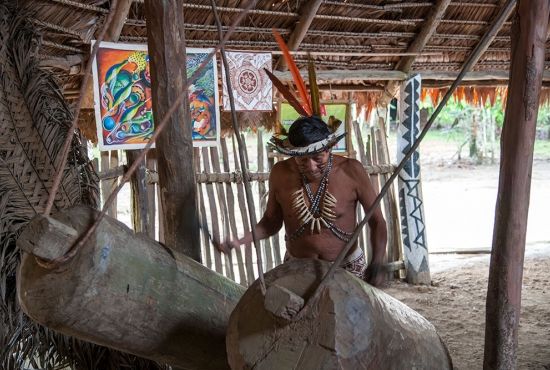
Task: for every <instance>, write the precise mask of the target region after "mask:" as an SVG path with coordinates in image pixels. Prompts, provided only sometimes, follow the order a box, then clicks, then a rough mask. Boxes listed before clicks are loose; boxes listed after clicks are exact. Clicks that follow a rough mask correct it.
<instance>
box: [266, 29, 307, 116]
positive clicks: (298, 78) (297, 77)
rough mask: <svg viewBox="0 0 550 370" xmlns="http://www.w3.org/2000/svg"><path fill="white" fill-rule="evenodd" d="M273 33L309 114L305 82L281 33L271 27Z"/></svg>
mask: <svg viewBox="0 0 550 370" xmlns="http://www.w3.org/2000/svg"><path fill="white" fill-rule="evenodd" d="M273 35H274V36H275V40H277V43H278V44H279V48H280V49H281V51H282V52H283V57H284V58H285V61H286V64H287V65H288V69H289V71H290V73H291V74H292V79H293V80H294V83H295V84H296V88H297V89H298V94H299V95H300V99H301V100H302V104H303V106H304V109H305V110H306V112H307V113H308V114H309V115H311V113H312V111H313V110H312V109H311V103H310V101H309V98H308V95H307V90H306V84H305V83H304V79H303V78H302V75H301V74H300V71H299V70H298V67H297V66H296V63H295V62H294V59H293V58H292V56H291V55H290V51H289V50H288V47H287V46H286V43H285V41H284V40H283V38H282V37H281V35H280V34H279V32H277V31H276V30H275V29H273Z"/></svg>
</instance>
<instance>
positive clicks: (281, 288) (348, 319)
mask: <svg viewBox="0 0 550 370" xmlns="http://www.w3.org/2000/svg"><path fill="white" fill-rule="evenodd" d="M329 267H330V265H329V264H328V263H327V262H322V261H319V260H311V259H296V260H292V261H289V262H288V263H285V264H283V265H281V266H278V267H276V268H275V269H273V270H271V271H269V272H268V273H267V274H266V275H265V281H266V285H267V287H268V289H267V294H266V297H265V298H264V297H263V296H262V294H261V291H260V286H259V284H258V282H256V283H254V284H253V285H252V286H251V287H250V288H249V289H248V290H247V291H246V293H245V294H244V296H243V297H242V298H241V300H240V301H239V303H238V304H237V307H236V308H235V310H234V311H233V313H232V314H231V317H230V319H229V326H228V332H227V341H226V342H227V353H228V360H229V364H230V366H231V368H232V369H234V370H235V369H258V370H260V369H300V370H319V369H350V370H357V369H373V370H390V369H395V370H402V369H424V370H425V369H434V370H445V369H452V363H451V358H450V356H449V353H448V351H447V349H446V347H445V345H444V343H443V342H442V341H441V339H440V337H439V335H438V334H437V333H436V330H435V328H434V326H433V325H432V324H431V323H430V322H428V321H427V320H426V319H425V318H424V317H422V316H421V315H420V314H418V313H417V312H415V311H414V310H412V309H411V308H409V307H407V306H406V305H404V304H403V303H401V302H399V301H398V300H396V299H394V298H392V297H391V296H389V295H388V294H386V293H384V292H382V291H381V290H379V289H376V288H374V287H372V286H370V285H369V284H367V283H366V282H364V281H362V280H360V279H358V278H356V277H355V276H353V275H351V274H350V273H348V272H347V271H344V270H343V269H337V270H336V273H335V275H334V277H333V278H332V279H331V280H330V282H329V284H328V285H327V287H326V289H325V290H324V291H323V293H322V294H321V296H320V299H319V300H318V301H317V302H316V304H315V305H314V306H312V307H313V309H312V310H309V312H308V313H307V314H306V315H305V316H304V317H303V318H302V319H300V320H298V321H292V315H293V314H295V312H296V311H297V310H299V306H300V304H301V302H300V301H301V298H306V299H307V297H308V296H309V295H311V294H312V292H313V290H314V289H315V287H316V286H317V285H318V284H319V282H320V279H321V278H322V277H323V276H324V274H325V273H326V272H327V270H328V268H329ZM274 296H277V297H279V298H280V299H279V303H278V304H274V301H273V299H272V298H273V297H274ZM281 297H282V299H281ZM300 297H301V298H300ZM284 300H286V301H287V307H281V302H282V301H284Z"/></svg>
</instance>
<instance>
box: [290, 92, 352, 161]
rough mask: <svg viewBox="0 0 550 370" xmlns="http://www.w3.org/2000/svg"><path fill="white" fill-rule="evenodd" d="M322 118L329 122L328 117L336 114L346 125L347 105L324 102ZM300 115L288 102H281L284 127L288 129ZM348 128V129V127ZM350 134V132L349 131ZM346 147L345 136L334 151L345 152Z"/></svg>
mask: <svg viewBox="0 0 550 370" xmlns="http://www.w3.org/2000/svg"><path fill="white" fill-rule="evenodd" d="M321 114H322V116H321V118H322V119H323V121H325V122H328V118H329V117H330V116H334V117H336V118H337V119H339V120H340V121H342V125H345V124H346V123H345V122H346V105H345V104H338V103H336V104H322V105H321ZM299 117H300V115H299V114H298V112H296V111H295V110H294V108H292V107H291V106H290V104H288V103H282V104H281V115H280V120H281V124H282V125H283V127H284V129H285V130H287V131H288V129H289V128H290V126H291V125H292V122H294V121H295V120H296V119H298V118H299ZM346 130H347V129H346ZM348 134H349V133H348ZM346 150H347V149H346V137H343V138H342V139H341V140H340V141H339V142H338V143H337V144H336V145H335V146H334V149H333V151H334V152H335V153H343V152H345V151H346Z"/></svg>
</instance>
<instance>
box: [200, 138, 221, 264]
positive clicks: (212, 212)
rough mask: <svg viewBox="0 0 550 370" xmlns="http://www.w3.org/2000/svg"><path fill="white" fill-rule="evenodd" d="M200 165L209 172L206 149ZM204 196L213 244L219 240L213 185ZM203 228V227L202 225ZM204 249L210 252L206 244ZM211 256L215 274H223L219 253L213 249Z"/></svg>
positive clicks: (207, 187) (205, 148) (210, 185)
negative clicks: (208, 213) (206, 200)
mask: <svg viewBox="0 0 550 370" xmlns="http://www.w3.org/2000/svg"><path fill="white" fill-rule="evenodd" d="M201 154H202V155H201V157H202V165H203V168H204V171H205V172H206V173H208V172H210V163H209V162H210V159H209V155H208V148H207V147H203V148H202V153H201ZM205 187H206V195H207V196H208V206H209V209H210V220H211V224H212V235H211V240H213V241H214V242H219V241H220V240H222V239H221V237H220V227H219V223H218V215H219V213H218V207H217V206H216V198H215V196H214V185H213V184H211V183H210V184H206V185H205ZM203 226H205V225H203ZM205 248H208V250H211V248H210V243H208V244H207V245H206V246H205ZM212 254H213V255H214V267H215V269H216V271H217V272H219V273H220V274H223V267H222V259H221V253H220V251H218V250H217V249H216V248H213V252H212Z"/></svg>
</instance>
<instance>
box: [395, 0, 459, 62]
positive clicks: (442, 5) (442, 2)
mask: <svg viewBox="0 0 550 370" xmlns="http://www.w3.org/2000/svg"><path fill="white" fill-rule="evenodd" d="M450 3H451V0H438V1H437V3H436V4H435V5H434V6H433V7H432V8H431V10H430V12H429V13H428V15H427V18H426V21H425V22H424V23H423V25H422V28H421V29H420V32H418V35H417V36H416V37H415V38H414V40H413V42H412V43H411V44H410V45H409V47H408V48H407V52H408V53H420V52H422V50H424V47H425V46H426V44H427V43H428V41H430V39H431V38H432V36H433V34H434V33H435V31H436V29H437V26H438V25H439V23H440V22H441V19H442V18H443V15H444V14H445V11H446V10H447V7H448V6H449V4H450ZM415 59H416V56H415V55H411V56H405V57H403V58H401V59H400V60H399V62H397V65H396V66H395V69H396V70H398V71H402V72H409V71H410V70H411V66H412V64H413V62H414V60H415Z"/></svg>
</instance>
